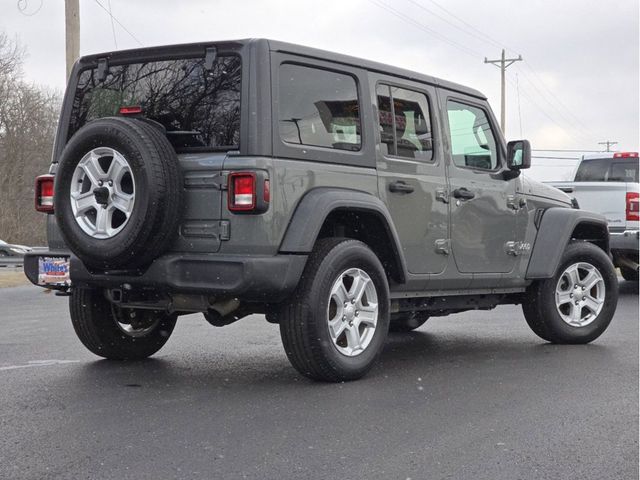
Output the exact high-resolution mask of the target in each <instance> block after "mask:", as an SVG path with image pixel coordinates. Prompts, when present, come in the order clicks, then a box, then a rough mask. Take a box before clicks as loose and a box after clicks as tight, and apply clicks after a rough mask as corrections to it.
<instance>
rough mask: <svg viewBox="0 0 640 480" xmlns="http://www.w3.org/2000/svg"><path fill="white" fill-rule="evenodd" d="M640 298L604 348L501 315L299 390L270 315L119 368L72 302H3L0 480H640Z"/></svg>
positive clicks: (395, 346) (439, 326)
mask: <svg viewBox="0 0 640 480" xmlns="http://www.w3.org/2000/svg"><path fill="white" fill-rule="evenodd" d="M637 288H638V286H637V283H636V284H632V283H628V282H624V281H622V282H621V296H620V302H619V305H618V310H617V313H616V315H615V317H614V320H613V322H612V324H611V327H610V328H609V330H608V331H607V332H605V334H604V335H603V336H602V337H601V338H600V339H598V340H597V341H595V342H594V343H593V344H591V345H586V346H556V345H550V344H546V343H544V342H542V341H541V340H539V339H538V338H537V337H536V336H535V335H534V334H533V333H532V332H531V331H530V330H529V329H528V327H527V326H526V324H525V322H524V319H523V317H522V314H521V311H520V308H519V307H514V306H503V307H499V308H498V309H496V310H493V311H488V312H469V313H464V314H458V315H454V316H450V317H446V318H435V319H431V320H429V321H428V322H427V323H426V324H425V325H424V326H423V327H421V328H420V329H419V330H418V331H416V332H413V333H410V334H395V335H392V336H390V338H389V341H388V344H387V346H386V349H385V351H384V353H383V355H382V358H381V361H380V363H379V365H378V366H377V367H376V368H375V369H374V370H373V371H372V372H371V373H370V375H369V376H367V377H366V378H364V379H363V380H360V381H357V382H353V383H347V384H322V383H314V382H311V381H308V380H306V379H304V378H302V377H300V376H298V375H297V374H296V372H295V371H294V370H293V368H292V367H290V366H289V363H288V362H287V359H286V357H285V354H284V351H283V350H282V347H281V345H280V339H279V334H278V329H277V327H276V326H275V325H271V324H268V323H266V322H265V321H264V319H263V318H262V317H260V316H253V317H251V318H247V319H245V320H243V321H240V322H238V323H236V324H234V325H231V326H228V327H225V328H221V329H216V328H214V327H211V326H209V325H208V324H207V323H206V322H205V321H204V320H203V319H202V318H201V317H200V316H198V315H191V316H188V317H182V318H181V319H180V321H179V323H178V326H177V327H176V330H175V332H174V334H173V337H172V338H171V339H170V341H169V342H168V344H167V345H166V346H165V348H164V349H163V350H161V351H160V352H159V353H158V354H157V355H156V356H155V357H153V358H152V359H150V360H147V361H144V362H141V363H130V364H126V363H116V362H110V361H106V360H100V359H98V358H97V357H94V356H93V355H92V354H90V353H89V352H87V351H86V350H84V348H83V347H82V345H81V344H80V343H79V341H78V340H77V339H76V337H75V334H74V333H73V330H72V327H71V324H70V321H69V317H68V313H67V306H66V299H65V298H60V297H55V296H53V295H52V294H47V293H45V291H43V290H40V289H38V288H36V287H31V286H18V287H13V288H4V289H0V332H2V334H1V335H0V407H1V411H0V432H1V435H0V478H2V479H49V478H56V479H57V478H63V479H67V478H68V479H79V478H88V479H94V478H95V479H146V478H154V479H171V478H184V479H191V478H203V479H218V478H219V479H236V478H251V479H294V478H306V479H328V478H343V479H396V478H397V479H402V480H405V479H407V478H411V479H413V480H416V479H509V480H512V479H598V480H601V479H616V480H620V479H633V478H638V291H637Z"/></svg>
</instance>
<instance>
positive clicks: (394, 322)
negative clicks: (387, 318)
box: [389, 312, 429, 333]
mask: <svg viewBox="0 0 640 480" xmlns="http://www.w3.org/2000/svg"><path fill="white" fill-rule="evenodd" d="M427 320H429V315H428V314H427V313H426V312H399V313H392V314H391V322H390V323H389V331H390V332H396V333H402V332H411V331H413V330H415V329H416V328H419V327H421V326H422V325H424V324H425V322H426V321H427Z"/></svg>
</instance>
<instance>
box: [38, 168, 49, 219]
mask: <svg viewBox="0 0 640 480" xmlns="http://www.w3.org/2000/svg"><path fill="white" fill-rule="evenodd" d="M36 210H37V211H39V212H44V213H53V175H48V174H47V175H40V176H39V177H37V178H36Z"/></svg>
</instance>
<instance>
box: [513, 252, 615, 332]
mask: <svg viewBox="0 0 640 480" xmlns="http://www.w3.org/2000/svg"><path fill="white" fill-rule="evenodd" d="M583 287H584V288H583ZM617 303H618V279H617V277H616V273H615V270H614V267H613V264H612V263H611V260H610V259H609V257H608V256H607V254H606V253H605V252H603V251H602V250H601V249H600V248H598V247H597V246H595V245H593V244H592V243H588V242H573V243H570V244H569V245H567V248H566V249H565V251H564V254H563V256H562V259H561V261H560V265H558V269H557V272H556V274H555V275H554V276H553V278H549V279H545V280H540V281H537V282H535V283H534V284H532V285H531V286H530V287H529V290H528V291H527V299H526V300H525V302H523V304H522V310H523V312H524V316H525V319H526V321H527V323H528V324H529V327H531V330H533V332H534V333H535V334H536V335H538V336H539V337H540V338H542V339H543V340H546V341H548V342H552V343H568V344H583V343H589V342H591V341H593V340H595V339H596V338H598V337H599V336H600V335H602V333H603V332H604V331H605V330H606V329H607V327H608V326H609V323H610V322H611V319H612V318H613V314H614V313H615V311H616V306H617Z"/></svg>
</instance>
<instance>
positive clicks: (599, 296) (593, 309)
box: [556, 262, 605, 327]
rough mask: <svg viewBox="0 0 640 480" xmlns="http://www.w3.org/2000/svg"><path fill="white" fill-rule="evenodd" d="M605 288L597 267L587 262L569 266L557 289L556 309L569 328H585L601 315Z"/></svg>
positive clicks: (563, 273)
mask: <svg viewBox="0 0 640 480" xmlns="http://www.w3.org/2000/svg"><path fill="white" fill-rule="evenodd" d="M604 299H605V285H604V279H603V278H602V275H601V274H600V272H599V271H598V269H597V268H596V267H594V266H593V265H591V264H590V263H586V262H579V263H574V264H573V265H570V266H568V267H567V268H566V269H565V271H564V272H562V275H561V276H560V279H559V280H558V284H557V285H556V308H557V310H558V313H559V314H560V317H561V318H562V320H564V321H565V322H566V323H567V324H569V325H571V326H572V327H585V326H587V325H589V324H590V323H592V322H593V321H594V320H595V319H596V318H597V317H598V315H599V314H600V311H601V310H602V307H603V305H604Z"/></svg>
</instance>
